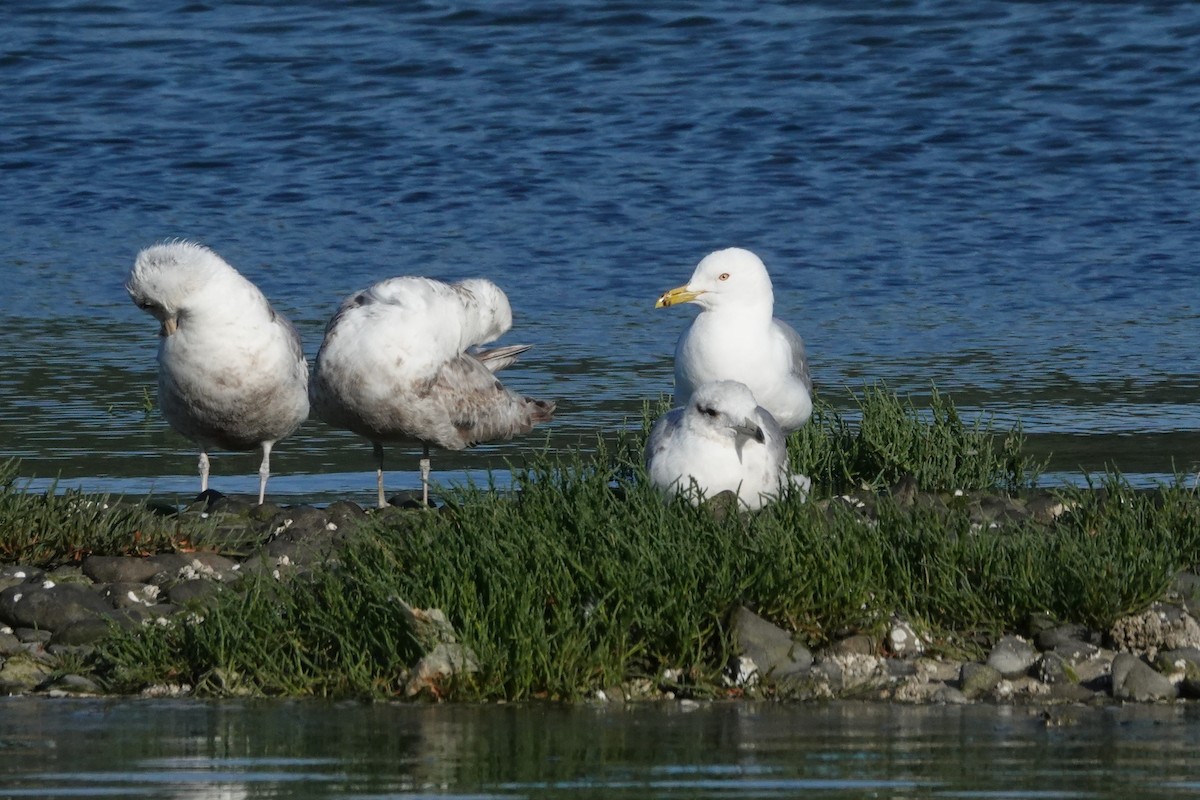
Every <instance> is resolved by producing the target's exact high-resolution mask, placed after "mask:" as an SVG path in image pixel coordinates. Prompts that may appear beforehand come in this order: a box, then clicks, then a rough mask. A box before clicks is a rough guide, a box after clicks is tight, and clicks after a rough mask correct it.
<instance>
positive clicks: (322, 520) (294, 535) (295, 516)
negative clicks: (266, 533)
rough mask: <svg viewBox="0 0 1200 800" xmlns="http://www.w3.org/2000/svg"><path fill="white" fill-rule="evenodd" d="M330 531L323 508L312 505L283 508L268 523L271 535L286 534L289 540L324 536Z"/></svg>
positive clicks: (327, 518)
mask: <svg viewBox="0 0 1200 800" xmlns="http://www.w3.org/2000/svg"><path fill="white" fill-rule="evenodd" d="M330 532H331V530H330V528H329V517H328V516H327V515H326V513H325V511H324V510H322V509H319V508H315V507H313V506H292V507H291V508H285V509H284V510H283V511H281V512H280V513H278V514H276V515H275V517H274V519H272V520H271V524H270V533H271V535H273V536H275V537H280V536H286V537H287V538H288V540H290V541H300V540H302V539H306V538H308V537H310V536H325V535H327V534H329V533H330Z"/></svg>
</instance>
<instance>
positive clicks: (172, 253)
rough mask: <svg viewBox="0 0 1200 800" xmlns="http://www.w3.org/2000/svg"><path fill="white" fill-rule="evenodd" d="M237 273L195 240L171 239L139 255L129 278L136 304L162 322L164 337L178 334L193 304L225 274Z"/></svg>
mask: <svg viewBox="0 0 1200 800" xmlns="http://www.w3.org/2000/svg"><path fill="white" fill-rule="evenodd" d="M228 273H233V274H235V275H236V274H237V273H236V271H235V270H234V269H233V267H231V266H229V265H228V264H226V263H225V261H224V260H222V259H221V257H220V256H218V255H217V254H216V253H214V252H213V251H212V250H209V249H208V248H207V247H205V246H203V245H199V244H195V243H193V242H167V243H164V244H156V245H154V246H152V247H147V248H146V249H145V250H142V251H141V252H140V253H138V255H137V259H136V260H135V261H134V264H133V269H132V270H130V272H129V277H128V278H127V279H126V280H125V291H127V292H129V297H130V298H131V299H132V300H133V302H134V305H136V306H137V307H138V308H140V309H142V310H143V311H145V312H146V313H147V314H150V315H151V316H153V317H154V318H155V319H157V320H158V321H159V323H161V325H162V330H161V333H162V335H163V336H170V335H171V334H173V333H175V331H176V329H177V328H178V326H179V318H180V316H181V315H183V314H185V313H186V312H187V310H188V308H189V305H190V304H191V303H193V302H194V301H195V300H196V298H197V297H198V296H200V295H202V294H203V293H204V292H205V291H206V290H211V289H212V288H213V285H214V279H218V278H220V277H221V276H222V275H223V274H228Z"/></svg>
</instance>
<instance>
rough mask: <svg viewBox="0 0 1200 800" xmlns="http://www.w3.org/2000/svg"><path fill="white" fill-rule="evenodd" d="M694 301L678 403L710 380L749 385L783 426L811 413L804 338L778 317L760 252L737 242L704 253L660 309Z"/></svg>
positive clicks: (683, 343) (681, 358) (787, 428)
mask: <svg viewBox="0 0 1200 800" xmlns="http://www.w3.org/2000/svg"><path fill="white" fill-rule="evenodd" d="M679 303H695V304H696V305H698V306H700V308H701V311H700V313H699V314H698V315H697V316H696V318H695V319H693V320H692V322H691V324H690V325H689V326H688V327H687V329H686V330H684V332H683V334H682V335H681V336H680V337H679V342H678V343H677V344H676V345H675V402H676V403H679V404H680V405H682V404H684V403H686V402H687V399H688V397H689V396H690V395H691V394H692V392H693V391H695V389H696V387H698V386H700V385H701V384H703V383H708V382H709V381H719V380H734V381H738V382H740V383H744V384H746V386H748V387H750V391H751V392H753V393H754V397H755V399H757V400H758V402H759V404H760V405H761V406H762V407H763V408H765V409H767V410H768V411H770V412H771V415H772V416H773V417H775V421H776V422H778V423H779V425H780V427H781V428H783V430H784V432H791V431H794V430H796V429H797V428H799V427H801V426H802V425H804V423H805V422H807V421H808V418H809V417H810V416H811V415H812V378H810V377H809V374H808V357H807V356H806V355H805V352H804V340H803V339H801V338H800V335H799V334H798V333H796V331H795V330H793V329H792V327H791V326H790V325H788V324H787V323H786V322H782V321H780V320H778V319H775V318H774V317H773V316H772V314H773V312H774V304H775V295H774V292H773V291H772V289H771V277H770V276H769V275H768V274H767V268H766V267H764V266H763V263H762V261H760V260H759V258H758V256H756V255H754V253H751V252H750V251H749V250H742V249H741V248H737V247H731V248H729V249H728V250H718V251H717V252H715V253H711V254H709V255H708V256H706V257H705V258H704V260H702V261H701V262H700V263H699V264H698V265H697V266H696V271H695V272H694V273H692V278H691V280H689V281H688V282H687V284H686V285H684V286H680V287H678V288H675V289H672V290H670V291H669V292H666V293H664V294H663V295H662V296H661V297H659V298H658V302H657V303H655V308H666V307H668V306H673V305H677V304H679Z"/></svg>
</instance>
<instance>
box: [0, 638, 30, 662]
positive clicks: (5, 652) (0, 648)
mask: <svg viewBox="0 0 1200 800" xmlns="http://www.w3.org/2000/svg"><path fill="white" fill-rule="evenodd" d="M23 652H25V648H24V646H23V645H22V644H21V640H20V639H18V638H17V637H16V635H14V634H11V633H0V657H3V656H13V655H16V654H17V653H23Z"/></svg>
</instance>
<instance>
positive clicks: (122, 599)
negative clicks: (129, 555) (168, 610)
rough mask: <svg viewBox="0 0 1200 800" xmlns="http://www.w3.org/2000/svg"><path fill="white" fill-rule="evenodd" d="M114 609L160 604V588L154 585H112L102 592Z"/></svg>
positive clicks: (120, 583)
mask: <svg viewBox="0 0 1200 800" xmlns="http://www.w3.org/2000/svg"><path fill="white" fill-rule="evenodd" d="M100 594H101V596H102V597H103V598H104V599H105V600H107V601H108V602H109V604H111V605H112V607H113V608H127V607H129V606H152V605H154V604H155V603H157V602H158V595H159V588H158V587H157V586H155V585H154V584H152V583H125V582H119V583H110V584H107V585H106V586H105V587H104V589H103V590H101V592H100Z"/></svg>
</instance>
